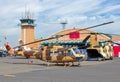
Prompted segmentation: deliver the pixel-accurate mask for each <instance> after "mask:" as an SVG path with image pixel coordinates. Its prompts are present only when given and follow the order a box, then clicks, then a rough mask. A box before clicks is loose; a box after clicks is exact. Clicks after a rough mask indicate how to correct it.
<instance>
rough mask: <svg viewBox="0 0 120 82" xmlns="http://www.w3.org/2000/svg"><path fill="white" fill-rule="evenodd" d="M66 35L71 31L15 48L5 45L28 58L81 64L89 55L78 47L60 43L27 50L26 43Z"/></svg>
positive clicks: (16, 53) (12, 51) (8, 49)
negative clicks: (66, 46) (65, 45)
mask: <svg viewBox="0 0 120 82" xmlns="http://www.w3.org/2000/svg"><path fill="white" fill-rule="evenodd" d="M110 23H113V21H111V22H107V23H103V24H99V25H95V26H91V27H87V28H84V29H81V30H77V31H82V30H86V29H91V28H94V27H98V26H102V25H106V24H110ZM66 35H69V33H67V34H64V35H56V36H54V37H50V38H47V39H42V40H38V41H35V42H30V43H27V44H24V43H22V44H21V45H19V46H16V47H14V48H11V47H10V45H9V44H8V43H5V47H6V50H7V51H8V53H10V54H13V55H19V56H25V57H26V58H35V59H40V60H42V61H46V62H52V63H64V64H65V63H70V62H71V63H72V64H73V63H74V62H78V65H80V61H85V60H86V59H87V57H86V56H85V55H84V54H82V53H80V51H79V50H78V48H76V47H71V48H64V47H63V46H60V45H53V46H49V45H48V46H42V47H41V48H38V50H33V49H28V50H25V47H26V45H30V44H34V43H37V42H42V41H46V40H50V39H55V38H56V37H57V38H58V36H59V37H63V36H66ZM85 40H86V38H85ZM85 40H84V41H85Z"/></svg>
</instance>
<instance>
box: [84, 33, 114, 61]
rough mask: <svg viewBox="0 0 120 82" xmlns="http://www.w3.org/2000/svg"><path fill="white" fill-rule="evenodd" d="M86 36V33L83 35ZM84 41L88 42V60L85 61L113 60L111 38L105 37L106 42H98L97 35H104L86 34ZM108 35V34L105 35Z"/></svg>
mask: <svg viewBox="0 0 120 82" xmlns="http://www.w3.org/2000/svg"><path fill="white" fill-rule="evenodd" d="M84 34H86V33H84ZM87 34H90V35H88V36H87V39H86V40H90V45H89V47H87V48H86V51H87V55H88V58H87V60H106V59H110V60H112V59H113V42H112V41H111V38H109V37H107V39H106V41H105V40H104V41H100V42H99V41H98V39H97V37H98V35H100V36H102V37H106V36H104V35H106V34H105V33H95V32H94V33H87ZM107 35H108V34H107Z"/></svg>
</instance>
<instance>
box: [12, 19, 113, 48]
mask: <svg viewBox="0 0 120 82" xmlns="http://www.w3.org/2000/svg"><path fill="white" fill-rule="evenodd" d="M111 23H114V21H110V22H106V23H102V24H98V25H95V26H90V27H87V28H84V29H80V30H77V31H74V32H78V31H83V30H87V29H91V28H95V27H99V26H103V25H107V24H111ZM66 35H69V33H67V34H63V35H59V38H60V37H63V36H66ZM56 36H58V35H56ZM56 36H55V37H51V38H47V39H42V40H38V41H34V42H30V43H27V44H24V45H20V46H25V45H30V44H34V43H37V42H42V41H46V40H50V39H55V38H56ZM20 46H16V47H14V48H17V47H20Z"/></svg>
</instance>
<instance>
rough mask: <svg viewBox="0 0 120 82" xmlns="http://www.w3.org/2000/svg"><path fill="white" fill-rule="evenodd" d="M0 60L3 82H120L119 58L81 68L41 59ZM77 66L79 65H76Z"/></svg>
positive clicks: (13, 58)
mask: <svg viewBox="0 0 120 82" xmlns="http://www.w3.org/2000/svg"><path fill="white" fill-rule="evenodd" d="M30 61H33V62H28V59H25V58H22V57H13V56H12V57H10V56H9V57H2V58H0V82H120V58H116V57H115V58H114V59H113V60H106V61H83V62H81V65H80V66H76V65H75V66H72V67H69V66H67V67H65V66H63V65H59V66H56V65H55V64H53V63H50V66H47V65H46V62H43V61H41V60H38V59H30ZM75 64H76V63H75Z"/></svg>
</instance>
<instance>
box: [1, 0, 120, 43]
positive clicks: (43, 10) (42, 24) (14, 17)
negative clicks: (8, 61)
mask: <svg viewBox="0 0 120 82" xmlns="http://www.w3.org/2000/svg"><path fill="white" fill-rule="evenodd" d="M118 3H120V1H119V0H117V2H116V1H114V0H34V1H33V0H15V1H10V0H3V1H0V10H1V13H0V24H1V25H0V29H1V30H0V33H3V34H6V35H7V37H10V38H9V41H10V42H11V43H13V42H14V43H15V41H17V40H18V38H19V37H20V26H18V24H19V23H20V21H19V20H20V19H21V18H22V16H24V12H25V10H26V11H30V12H31V14H32V16H33V18H34V19H35V20H36V21H35V24H37V26H36V27H35V36H36V38H39V37H44V38H45V37H47V36H49V35H51V34H53V33H56V32H57V31H60V30H62V25H61V24H60V22H61V20H62V19H65V20H67V22H68V24H67V25H66V28H73V27H83V28H84V27H88V26H92V25H96V24H100V23H103V22H107V21H112V20H114V21H117V22H115V23H114V24H111V25H107V26H105V27H111V29H113V30H114V32H115V33H119V30H120V28H119V21H120V9H119V8H120V5H119V4H118ZM112 27H115V28H112ZM102 29H103V28H95V30H98V31H105V32H106V31H107V32H110V29H109V28H108V30H102ZM106 29H107V28H106ZM15 35H16V36H15ZM11 38H12V40H10V39H11ZM13 40H14V41H13ZM15 44H17V42H16V43H15Z"/></svg>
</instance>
